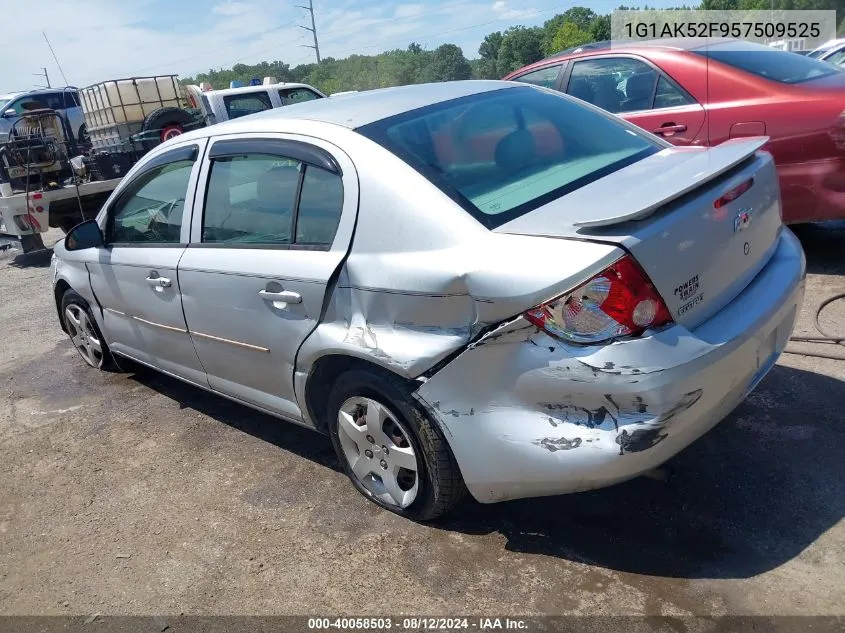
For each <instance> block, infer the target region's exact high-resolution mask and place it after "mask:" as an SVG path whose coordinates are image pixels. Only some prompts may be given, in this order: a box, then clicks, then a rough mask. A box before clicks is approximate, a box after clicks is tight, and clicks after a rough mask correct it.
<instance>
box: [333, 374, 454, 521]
mask: <svg viewBox="0 0 845 633" xmlns="http://www.w3.org/2000/svg"><path fill="white" fill-rule="evenodd" d="M328 404H329V406H328V412H329V416H330V418H329V420H328V430H329V436H330V437H331V441H332V445H333V446H334V449H335V453H337V457H338V459H339V460H340V463H341V464H342V466H343V469H344V472H346V474H347V476H348V477H349V479H350V480H351V481H352V483H353V485H354V486H355V488H357V489H358V491H359V492H360V493H361V494H363V495H364V496H365V497H367V498H368V499H370V500H371V501H373V502H374V503H376V504H377V505H379V506H381V507H382V508H385V509H386V510H390V511H391V512H395V513H396V514H399V515H401V516H404V517H407V518H410V519H413V520H416V521H427V520H431V519H435V518H437V517H440V516H442V515H444V514H446V513H447V512H448V511H450V510H451V509H452V508H454V507H455V506H456V505H458V503H460V501H461V500H462V499H463V497H464V495H465V493H466V487H465V486H464V482H463V479H462V477H461V473H460V469H459V468H458V465H457V463H456V462H455V458H454V456H453V455H452V451H451V450H450V448H449V445H448V443H447V442H446V439H445V438H444V437H443V435H442V434H441V432H440V430H439V429H438V428H437V427H436V426H435V424H433V423H432V422H431V421H430V420H429V419H428V416H427V415H426V413H425V412H424V411H423V410H422V408H421V407H420V406H419V405H418V404H417V403H416V402H415V401H414V400H413V398H412V397H411V395H410V393H409V390H408V389H407V387H406V386H405V384H404V383H403V382H402V381H401V380H400V379H399V378H398V377H394V376H391V375H389V374H386V373H385V374H383V373H381V372H376V371H372V370H367V369H356V370H352V371H348V372H346V373H344V374H342V375H341V376H340V377H339V378H338V380H337V381H336V382H335V384H334V386H333V387H332V390H331V393H330V395H329V403H328Z"/></svg>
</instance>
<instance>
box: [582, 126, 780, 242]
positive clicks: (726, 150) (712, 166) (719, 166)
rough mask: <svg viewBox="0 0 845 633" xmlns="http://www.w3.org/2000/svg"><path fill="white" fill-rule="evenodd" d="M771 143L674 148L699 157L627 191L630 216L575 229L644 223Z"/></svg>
mask: <svg viewBox="0 0 845 633" xmlns="http://www.w3.org/2000/svg"><path fill="white" fill-rule="evenodd" d="M768 142H769V137H768V136H760V137H749V138H736V139H730V140H728V141H725V142H724V143H722V144H721V145H717V146H715V147H711V148H707V149H704V148H697V147H696V148H689V147H674V148H671V149H668V150H666V151H669V152H673V153H678V152H683V153H686V152H689V153H694V154H695V155H694V156H693V157H691V158H689V159H688V160H685V161H679V162H678V164H677V165H675V166H674V167H672V168H670V169H668V170H667V171H665V172H663V173H662V174H661V176H660V178H658V179H657V181H655V180H653V179H652V180H649V181H647V182H641V183H640V184H639V185H638V186H637V187H634V188H632V189H628V190H627V191H626V192H625V200H626V205H625V206H626V208H629V209H635V210H634V211H630V212H628V213H619V214H613V215H608V216H605V217H603V218H598V219H589V220H581V221H578V222H573V226H577V227H581V228H594V227H600V226H613V225H614V224H623V223H625V222H631V221H633V220H642V219H644V218H647V217H648V216H650V215H652V214H653V213H654V212H655V211H657V210H658V209H659V208H660V207H662V206H664V205H666V204H668V203H669V202H671V201H672V200H675V199H677V198H680V197H681V196H683V195H684V194H687V193H689V192H690V191H692V190H693V189H696V188H698V187H700V186H702V185H703V184H705V183H707V182H710V181H711V180H715V179H716V178H718V177H719V176H721V175H722V174H724V173H725V172H727V171H729V170H731V169H732V168H734V167H736V166H737V165H739V164H740V163H741V162H743V161H744V160H746V159H747V158H748V157H749V156H752V155H753V154H754V153H756V152H757V150H759V149H760V148H761V147H763V145H765V144H766V143H768Z"/></svg>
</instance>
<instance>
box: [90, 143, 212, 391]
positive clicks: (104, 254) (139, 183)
mask: <svg viewBox="0 0 845 633" xmlns="http://www.w3.org/2000/svg"><path fill="white" fill-rule="evenodd" d="M202 143H205V141H202ZM200 149H201V147H200V144H199V143H198V142H196V141H195V142H193V143H189V144H184V145H182V146H181V147H179V148H175V149H173V150H171V151H169V152H166V153H164V154H159V155H158V156H157V157H155V158H154V159H153V160H151V161H149V162H146V163H145V164H144V165H143V166H142V167H141V169H140V170H139V171H138V172H136V173H135V174H133V175H131V176H130V180H129V181H128V182H124V183H121V188H120V191H119V192H118V193H117V194H116V196H115V197H113V198H112V200H113V202H112V203H111V204H110V205H109V208H108V209H107V211H106V214H107V215H106V221H105V231H104V234H105V240H106V247H105V248H104V249H101V250H100V251H99V257H98V261H96V262H94V263H89V264H88V270H89V273H90V277H91V288H92V289H93V291H94V294H95V295H96V297H97V301H98V302H99V304H100V306H101V308H102V309H103V323H104V331H103V335H104V336H105V337H106V340H107V342H108V344H109V347H111V349H112V350H114V351H115V352H117V353H122V354H125V355H128V356H130V357H132V358H135V359H137V360H140V361H142V362H146V363H149V364H150V365H153V366H154V367H157V368H159V369H161V370H164V371H166V372H169V373H172V374H176V375H178V376H180V377H183V378H187V379H188V380H191V381H193V382H196V383H198V384H201V385H205V384H207V383H206V381H205V372H204V370H203V368H202V365H201V364H200V362H199V359H198V358H197V354H196V352H195V350H194V347H193V344H192V343H191V338H190V336H189V335H188V329H187V325H186V324H185V317H184V314H183V312H182V297H181V287H180V283H179V281H180V280H179V277H178V274H177V267H178V264H179V258H180V257H182V254H183V253H184V252H185V245H186V243H187V241H188V239H189V235H190V226H189V225H190V220H189V218H190V213H189V212H185V209H186V208H188V209H189V208H190V203H186V200H187V201H190V200H193V197H194V190H195V182H196V177H197V175H198V172H199V170H200V161H199V160H198V158H199V152H200Z"/></svg>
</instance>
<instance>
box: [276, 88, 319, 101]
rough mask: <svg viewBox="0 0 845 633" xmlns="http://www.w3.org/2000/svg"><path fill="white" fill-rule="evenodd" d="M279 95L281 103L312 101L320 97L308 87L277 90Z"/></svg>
mask: <svg viewBox="0 0 845 633" xmlns="http://www.w3.org/2000/svg"><path fill="white" fill-rule="evenodd" d="M279 97H280V98H281V100H282V105H292V104H294V103H302V102H303V101H314V100H315V99H320V98H321V97H320V95H318V94H317V93H316V92H314V91H313V90H308V88H288V89H286V90H279Z"/></svg>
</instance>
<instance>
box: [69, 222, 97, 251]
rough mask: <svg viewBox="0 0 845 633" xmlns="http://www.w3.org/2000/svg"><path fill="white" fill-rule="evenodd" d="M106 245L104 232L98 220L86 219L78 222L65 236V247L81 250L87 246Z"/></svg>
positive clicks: (70, 249)
mask: <svg viewBox="0 0 845 633" xmlns="http://www.w3.org/2000/svg"><path fill="white" fill-rule="evenodd" d="M103 246H105V239H104V238H103V232H102V231H101V230H100V225H99V224H97V221H96V220H86V221H85V222H82V223H81V224H77V225H76V226H75V227H73V228H72V229H71V230H70V233H68V234H67V235H66V236H65V249H66V250H68V251H81V250H85V249H86V248H102V247H103Z"/></svg>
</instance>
